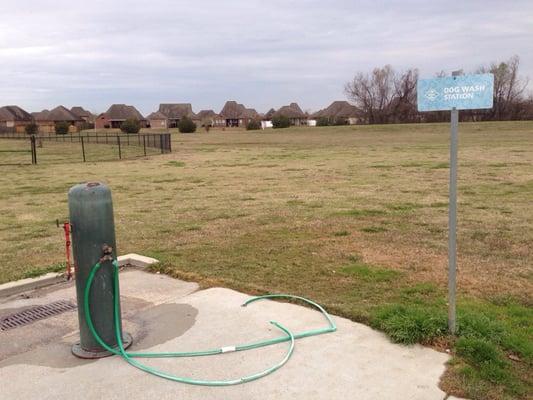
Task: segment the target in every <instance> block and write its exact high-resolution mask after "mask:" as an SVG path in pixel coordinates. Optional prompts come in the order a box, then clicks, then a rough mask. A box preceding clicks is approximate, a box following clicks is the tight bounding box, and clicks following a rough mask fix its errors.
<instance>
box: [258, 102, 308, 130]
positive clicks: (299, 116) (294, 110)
mask: <svg viewBox="0 0 533 400" xmlns="http://www.w3.org/2000/svg"><path fill="white" fill-rule="evenodd" d="M269 112H270V111H269ZM267 114H268V113H267ZM279 116H284V117H287V118H289V120H290V122H291V125H295V126H300V125H307V114H305V113H304V112H303V111H302V109H301V108H300V106H299V105H298V104H297V103H291V104H290V105H288V106H283V107H281V108H280V109H279V110H278V111H275V112H274V113H273V114H272V118H274V117H279Z"/></svg>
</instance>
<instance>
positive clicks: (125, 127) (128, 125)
mask: <svg viewBox="0 0 533 400" xmlns="http://www.w3.org/2000/svg"><path fill="white" fill-rule="evenodd" d="M120 130H121V131H122V132H124V133H139V131H140V130H141V123H140V122H139V120H138V119H136V118H130V119H127V120H126V121H124V122H123V123H122V125H120Z"/></svg>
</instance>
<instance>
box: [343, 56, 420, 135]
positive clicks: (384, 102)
mask: <svg viewBox="0 0 533 400" xmlns="http://www.w3.org/2000/svg"><path fill="white" fill-rule="evenodd" d="M417 81H418V70H416V69H409V70H407V71H405V72H404V73H402V74H397V73H396V72H395V71H394V69H393V68H392V67H391V66H390V65H385V66H384V67H382V68H374V70H373V71H372V72H371V73H363V72H359V73H357V74H356V75H355V76H354V78H353V79H352V80H351V81H350V82H347V83H346V84H345V86H344V92H345V93H346V95H347V97H348V98H349V99H350V100H352V101H353V102H354V103H355V106H356V107H358V108H359V109H360V110H361V111H362V113H363V117H364V118H365V119H366V120H367V121H368V122H369V123H370V124H383V123H387V122H408V121H412V120H414V119H416V116H417V112H416V84H417Z"/></svg>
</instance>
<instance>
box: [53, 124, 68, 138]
mask: <svg viewBox="0 0 533 400" xmlns="http://www.w3.org/2000/svg"><path fill="white" fill-rule="evenodd" d="M69 127H70V124H69V123H68V122H65V121H62V122H57V123H56V126H55V131H56V135H66V134H67V133H68V129H69Z"/></svg>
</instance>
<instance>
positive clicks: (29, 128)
mask: <svg viewBox="0 0 533 400" xmlns="http://www.w3.org/2000/svg"><path fill="white" fill-rule="evenodd" d="M24 130H25V131H26V133H27V134H28V135H37V132H38V131H39V125H37V124H36V123H35V122H32V123H31V124H28V125H26V126H25V127H24Z"/></svg>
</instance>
